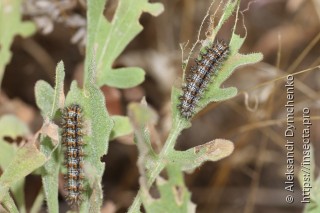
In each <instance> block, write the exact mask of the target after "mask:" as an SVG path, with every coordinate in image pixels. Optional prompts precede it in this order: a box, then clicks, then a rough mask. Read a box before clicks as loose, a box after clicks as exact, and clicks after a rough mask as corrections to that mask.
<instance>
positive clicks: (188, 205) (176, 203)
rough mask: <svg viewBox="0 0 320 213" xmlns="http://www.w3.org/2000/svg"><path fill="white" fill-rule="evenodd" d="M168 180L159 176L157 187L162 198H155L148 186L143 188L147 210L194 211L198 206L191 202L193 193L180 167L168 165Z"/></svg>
mask: <svg viewBox="0 0 320 213" xmlns="http://www.w3.org/2000/svg"><path fill="white" fill-rule="evenodd" d="M166 170H167V172H168V180H164V179H163V178H161V177H158V178H157V181H156V183H157V187H158V190H159V192H160V198H159V199H154V198H152V197H151V196H150V195H149V192H148V189H147V188H145V187H144V188H142V193H141V196H142V201H143V205H144V207H145V209H146V212H150V213H153V212H161V213H171V212H177V213H179V212H180V213H192V212H195V210H196V206H195V204H194V203H192V202H191V193H190V192H189V191H188V189H187V187H186V186H185V184H184V181H183V174H182V171H181V170H180V168H179V167H176V166H173V165H168V166H167V167H166Z"/></svg>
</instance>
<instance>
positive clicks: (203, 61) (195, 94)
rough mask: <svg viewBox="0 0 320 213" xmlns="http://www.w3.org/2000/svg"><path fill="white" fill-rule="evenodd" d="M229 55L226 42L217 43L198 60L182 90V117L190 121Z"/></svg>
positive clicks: (180, 105) (180, 107)
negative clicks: (214, 76) (208, 86)
mask: <svg viewBox="0 0 320 213" xmlns="http://www.w3.org/2000/svg"><path fill="white" fill-rule="evenodd" d="M228 54H229V46H228V45H227V44H226V43H225V42H224V41H217V42H216V43H213V45H212V46H211V47H206V53H202V52H201V53H200V59H196V60H195V61H196V65H195V66H193V67H192V68H191V73H190V74H189V76H188V77H187V78H186V82H187V83H186V85H185V86H184V87H183V88H182V90H183V94H182V95H181V96H180V100H181V102H180V104H179V106H178V108H179V109H180V113H181V116H182V117H185V118H187V119H189V118H190V117H191V116H192V115H193V114H194V111H195V108H196V107H197V103H198V101H199V100H200V98H201V95H202V93H203V92H204V91H205V89H206V87H207V85H208V84H209V83H210V82H211V80H212V75H216V73H217V72H218V70H219V68H220V66H221V63H222V62H223V61H224V60H225V59H226V58H227V56H228Z"/></svg>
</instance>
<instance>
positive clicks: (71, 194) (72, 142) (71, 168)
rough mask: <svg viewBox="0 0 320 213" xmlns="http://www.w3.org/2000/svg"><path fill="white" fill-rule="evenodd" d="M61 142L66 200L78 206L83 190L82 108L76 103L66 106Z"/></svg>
mask: <svg viewBox="0 0 320 213" xmlns="http://www.w3.org/2000/svg"><path fill="white" fill-rule="evenodd" d="M62 126H63V131H62V142H63V145H64V147H65V166H66V168H67V174H66V175H65V180H66V183H65V189H66V190H67V193H68V194H67V195H66V200H67V201H68V203H69V204H70V205H71V206H74V205H75V206H79V205H80V203H81V201H82V198H81V194H82V191H83V179H84V175H83V157H84V151H83V145H84V142H83V137H82V136H83V132H82V110H81V107H80V106H79V105H78V104H72V105H70V106H69V107H66V108H65V110H64V113H63V121H62Z"/></svg>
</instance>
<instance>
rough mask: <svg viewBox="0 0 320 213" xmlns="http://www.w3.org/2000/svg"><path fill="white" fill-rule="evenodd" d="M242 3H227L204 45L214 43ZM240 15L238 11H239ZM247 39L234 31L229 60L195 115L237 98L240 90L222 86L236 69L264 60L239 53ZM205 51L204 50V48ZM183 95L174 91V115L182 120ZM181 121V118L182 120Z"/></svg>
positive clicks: (231, 1) (235, 0)
mask: <svg viewBox="0 0 320 213" xmlns="http://www.w3.org/2000/svg"><path fill="white" fill-rule="evenodd" d="M239 4H240V1H239V0H229V1H228V2H227V3H226V6H225V7H224V9H223V15H222V16H221V17H220V20H219V23H218V25H217V27H216V28H214V29H213V31H212V37H208V38H207V39H206V40H205V41H204V42H203V44H204V45H208V44H209V43H212V42H213V40H214V38H215V36H216V34H217V33H218V31H219V30H220V28H221V27H222V25H223V24H224V23H225V22H226V20H227V19H228V18H229V17H230V16H231V14H232V13H234V12H235V9H236V8H239ZM237 15H238V11H237ZM237 20H238V19H237V18H236V21H235V24H234V29H235V27H236V25H237ZM245 38H246V37H244V38H241V37H240V36H239V35H237V34H235V32H234V30H233V32H232V35H231V39H230V42H229V50H230V53H229V55H228V57H227V59H226V60H225V61H224V62H223V63H222V66H221V67H220V68H219V70H218V71H217V74H216V76H213V77H212V82H211V83H210V84H209V85H208V86H207V88H206V90H205V91H204V93H203V95H202V98H201V99H200V100H199V102H198V103H197V107H196V109H195V113H197V112H199V111H200V110H202V109H203V108H204V107H206V106H207V105H208V104H210V103H212V102H219V101H224V100H227V99H230V98H232V97H234V96H236V94H237V92H238V90H237V88H235V87H229V88H221V85H222V83H223V82H224V81H226V80H227V79H228V78H229V77H230V76H231V74H232V73H233V72H234V71H235V69H236V68H238V67H240V66H243V65H248V64H253V63H257V62H259V61H261V60H262V58H263V55H262V54H261V53H252V54H246V55H245V54H241V53H239V50H240V48H241V46H242V44H243V43H244V40H245ZM202 49H204V48H202ZM181 94H182V91H181V90H179V91H177V89H174V90H173V95H174V98H173V100H174V105H173V113H174V114H173V115H174V117H176V116H178V119H179V118H180V113H178V112H177V110H176V109H175V108H176V106H175V105H178V104H179V99H178V97H179V96H180V95H181ZM180 119H181V118H180Z"/></svg>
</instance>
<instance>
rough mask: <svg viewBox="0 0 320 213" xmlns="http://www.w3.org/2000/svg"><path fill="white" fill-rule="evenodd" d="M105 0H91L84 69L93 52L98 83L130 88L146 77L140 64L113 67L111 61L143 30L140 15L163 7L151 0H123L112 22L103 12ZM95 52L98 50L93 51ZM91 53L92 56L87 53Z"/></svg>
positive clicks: (158, 11)
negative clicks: (129, 66) (138, 66)
mask: <svg viewBox="0 0 320 213" xmlns="http://www.w3.org/2000/svg"><path fill="white" fill-rule="evenodd" d="M104 5H105V0H97V1H88V14H87V16H88V37H87V39H88V42H87V54H86V55H87V57H86V60H85V70H88V68H89V64H90V61H92V57H91V56H93V55H97V57H98V58H97V83H98V85H99V86H102V85H109V86H113V87H118V88H128V87H133V86H136V85H138V84H140V83H141V82H142V81H143V80H144V71H143V70H142V69H141V68H136V67H131V68H120V69H113V68H112V63H113V62H114V60H115V59H116V58H117V57H118V56H119V55H120V53H121V52H122V51H123V50H124V48H125V47H126V46H127V45H128V44H129V42H130V41H131V40H132V39H133V38H134V37H135V36H136V35H137V34H138V33H139V32H140V31H141V30H142V26H141V25H140V23H139V18H140V16H141V14H142V13H143V12H148V13H150V14H152V15H154V16H157V15H159V14H160V13H161V12H162V11H163V6H162V4H160V3H149V2H148V0H138V1H133V0H121V1H119V3H118V7H117V10H116V12H115V14H114V17H113V19H112V21H111V22H109V21H108V20H107V19H106V18H105V17H104V16H103V9H104ZM94 53H95V54H94ZM88 56H89V57H88Z"/></svg>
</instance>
